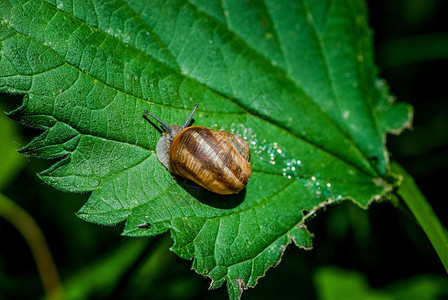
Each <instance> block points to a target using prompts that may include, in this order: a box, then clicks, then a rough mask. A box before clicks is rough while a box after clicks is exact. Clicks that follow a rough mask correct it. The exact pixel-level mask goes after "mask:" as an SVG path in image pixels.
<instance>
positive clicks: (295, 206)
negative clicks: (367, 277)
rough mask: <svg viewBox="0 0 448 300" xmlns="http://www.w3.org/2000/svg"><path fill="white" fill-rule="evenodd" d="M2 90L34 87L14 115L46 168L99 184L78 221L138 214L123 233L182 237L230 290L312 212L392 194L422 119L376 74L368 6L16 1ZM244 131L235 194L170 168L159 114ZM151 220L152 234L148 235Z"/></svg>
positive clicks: (182, 245) (6, 6)
mask: <svg viewBox="0 0 448 300" xmlns="http://www.w3.org/2000/svg"><path fill="white" fill-rule="evenodd" d="M0 19H1V23H0V24H1V25H0V41H1V44H0V47H1V52H0V53H1V56H0V72H1V75H0V90H1V91H4V92H8V93H24V94H26V96H25V99H24V102H23V105H22V106H21V107H19V108H18V109H17V110H15V111H13V112H11V114H10V116H11V117H13V118H15V119H17V120H19V121H20V122H21V123H23V124H25V125H28V126H33V127H37V128H41V129H43V130H44V132H43V133H42V134H41V135H40V136H39V137H37V138H35V139H34V140H33V141H31V143H30V144H29V145H28V146H26V147H25V148H23V149H22V152H23V153H24V154H26V155H30V156H38V157H44V158H49V159H59V160H58V162H57V163H56V164H54V165H53V166H52V167H51V168H49V169H48V170H46V171H43V172H42V173H41V174H40V175H39V176H40V177H41V178H42V180H43V181H45V182H47V183H48V184H51V185H53V186H54V187H56V188H58V189H61V190H64V191H69V192H91V196H90V198H89V200H88V202H87V203H86V204H85V206H84V207H83V208H82V209H81V210H80V211H79V213H78V215H79V216H80V217H81V218H83V219H85V220H88V221H90V222H95V223H99V224H116V223H119V222H121V221H124V220H126V226H125V229H124V234H125V235H129V236H151V235H156V234H160V233H163V232H166V231H168V230H169V231H170V232H171V235H172V238H173V240H174V245H173V247H172V250H173V251H174V252H175V253H176V254H177V255H179V256H180V257H183V258H186V259H193V268H194V269H196V270H197V271H198V272H199V273H201V274H204V275H206V276H209V277H210V278H211V279H212V284H211V287H212V288H215V287H218V286H220V285H222V284H223V283H225V282H226V283H227V287H228V291H229V295H230V297H231V298H238V297H239V296H240V293H241V292H242V290H243V289H245V288H247V287H250V286H254V285H255V284H256V283H257V280H258V278H259V277H261V276H264V274H265V272H266V270H267V269H268V268H269V267H271V266H273V265H275V264H277V263H279V260H280V258H281V255H282V254H283V252H284V250H285V248H286V246H287V245H288V244H289V243H291V241H293V242H294V243H295V244H296V245H297V246H299V247H302V248H306V249H309V248H310V247H311V237H310V234H309V232H308V231H307V229H306V226H305V221H306V219H307V218H309V217H310V216H312V215H313V214H315V213H316V211H317V210H319V209H320V208H323V207H325V206H326V205H329V204H332V203H337V202H339V201H342V200H344V199H350V200H351V201H353V202H355V203H356V204H358V205H359V206H360V207H363V208H365V207H367V206H368V205H369V204H370V203H371V202H372V201H373V200H375V199H380V198H381V197H382V196H383V195H385V194H386V193H387V192H388V191H390V190H391V189H392V186H393V184H394V183H395V179H394V177H393V176H391V174H389V164H388V163H389V161H388V153H387V150H386V149H385V135H386V132H388V131H389V132H394V133H398V132H400V131H401V130H402V129H403V128H404V127H405V126H408V125H409V123H410V116H411V115H412V112H411V109H410V107H409V106H407V105H403V104H401V105H394V104H393V99H392V98H391V97H390V96H389V95H388V91H387V87H386V85H385V84H384V83H383V82H382V81H380V80H378V79H377V74H376V69H375V66H374V63H373V58H372V39H371V32H370V29H369V28H368V26H367V14H366V11H365V6H364V3H363V2H362V1H349V0H344V1H342V0H341V1H274V0H272V1H271V0H266V1H250V2H246V1H222V2H209V1H207V2H206V1H199V0H197V1H194V0H191V1H189V2H184V1H90V2H88V3H86V2H85V1H74V2H72V1H70V2H68V1H67V2H66V1H58V2H57V3H55V2H53V1H37V0H30V1H2V2H1V4H0ZM194 104H199V110H198V112H197V113H196V115H195V125H202V126H207V127H213V128H216V129H221V128H224V129H226V130H229V131H232V132H234V133H236V134H240V135H242V136H243V137H244V138H245V139H246V140H247V141H248V142H249V144H250V145H251V148H252V159H251V163H252V178H251V180H250V183H249V185H248V186H247V189H246V190H245V191H243V192H242V193H240V194H238V195H235V196H229V197H221V196H217V195H214V194H211V193H207V192H204V191H203V190H202V189H198V188H197V187H194V186H191V185H190V184H189V183H185V182H183V181H182V180H181V179H177V181H176V179H175V178H173V177H172V176H171V174H169V173H168V171H167V170H166V169H165V168H164V167H163V166H162V165H161V164H160V163H159V161H158V159H157V157H156V154H155V146H156V144H157V141H158V139H159V138H160V132H159V131H157V130H156V129H155V128H154V126H153V125H152V124H150V123H149V122H148V121H147V120H145V119H144V118H143V116H142V113H143V110H144V109H147V110H149V111H151V112H152V113H153V114H155V115H157V116H159V117H160V118H162V119H163V120H164V121H165V122H167V123H168V124H179V123H181V122H183V121H184V120H185V118H186V116H187V115H188V114H189V112H190V111H191V109H192V108H193V106H194ZM143 222H147V223H150V226H149V228H139V227H138V226H137V225H138V224H140V223H143Z"/></svg>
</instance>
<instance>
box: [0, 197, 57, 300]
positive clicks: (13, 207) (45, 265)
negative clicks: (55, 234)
mask: <svg viewBox="0 0 448 300" xmlns="http://www.w3.org/2000/svg"><path fill="white" fill-rule="evenodd" d="M0 217H3V218H5V219H6V220H7V221H8V222H10V223H11V224H12V225H13V226H14V227H15V228H17V230H18V231H19V232H20V233H21V234H22V236H23V237H24V239H25V241H26V243H27V244H28V246H29V247H30V250H31V253H32V255H33V257H34V261H35V262H36V265H37V270H38V272H39V276H40V278H41V280H42V285H43V287H44V290H45V295H46V298H47V299H50V300H59V299H64V294H63V289H62V285H61V281H60V278H59V274H58V271H57V269H56V266H55V263H54V261H53V257H52V256H51V253H50V249H49V248H48V244H47V242H46V240H45V237H44V234H43V233H42V231H41V229H40V228H39V225H37V223H36V221H34V219H33V218H32V217H31V216H30V215H29V214H28V213H27V212H26V211H24V210H23V209H22V208H21V207H20V206H18V205H17V204H15V203H14V202H13V201H11V200H10V199H9V198H7V197H6V196H5V195H3V194H2V193H0Z"/></svg>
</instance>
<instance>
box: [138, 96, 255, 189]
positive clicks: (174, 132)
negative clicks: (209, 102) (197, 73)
mask: <svg viewBox="0 0 448 300" xmlns="http://www.w3.org/2000/svg"><path fill="white" fill-rule="evenodd" d="M197 108H198V105H195V107H194V109H193V111H192V112H191V113H190V115H189V116H188V118H187V120H186V121H185V123H184V124H183V125H182V126H178V125H172V126H168V125H167V124H166V123H165V122H163V121H162V120H160V119H159V118H157V117H156V116H154V115H153V114H151V113H150V112H148V111H147V110H145V111H144V113H145V114H146V115H148V116H150V117H151V118H153V119H154V120H156V121H157V122H159V123H160V124H161V125H162V126H163V127H165V129H166V131H165V132H164V133H163V135H162V137H161V138H160V140H159V142H158V143H157V147H156V153H157V158H158V159H159V161H160V162H161V163H162V164H163V165H164V166H165V167H166V168H167V169H168V171H170V172H171V173H174V174H176V175H179V176H181V177H183V178H186V179H189V180H191V181H193V182H195V183H197V184H198V185H200V186H202V187H203V188H205V189H207V190H209V191H211V192H214V193H217V194H222V195H228V194H236V193H238V192H240V191H241V190H243V189H244V188H245V187H246V185H247V183H248V182H249V179H250V175H251V166H250V148H249V145H248V144H247V142H246V141H245V140H244V139H243V138H242V137H240V136H237V135H234V134H232V133H230V132H227V131H223V130H220V131H218V130H213V129H210V128H207V127H202V126H188V125H189V123H190V121H191V119H192V118H193V114H194V113H195V111H196V109H197Z"/></svg>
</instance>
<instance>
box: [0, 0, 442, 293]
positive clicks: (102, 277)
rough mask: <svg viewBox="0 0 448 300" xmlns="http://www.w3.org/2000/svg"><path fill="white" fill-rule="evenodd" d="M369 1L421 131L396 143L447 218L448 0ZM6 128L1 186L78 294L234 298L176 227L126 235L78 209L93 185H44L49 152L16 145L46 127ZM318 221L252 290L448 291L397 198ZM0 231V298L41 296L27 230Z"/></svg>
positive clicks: (387, 73) (384, 59)
mask: <svg viewBox="0 0 448 300" xmlns="http://www.w3.org/2000/svg"><path fill="white" fill-rule="evenodd" d="M369 6H370V11H371V13H370V15H371V27H372V28H373V30H374V32H375V45H376V54H377V62H378V65H379V68H380V72H381V73H380V75H381V77H383V78H385V79H386V80H387V81H388V83H389V85H390V86H391V91H392V93H393V94H395V95H396V96H397V98H398V99H400V100H403V101H406V102H409V103H411V104H412V105H413V106H414V108H415V121H414V128H415V129H414V130H413V131H407V132H404V133H403V134H402V135H401V136H399V137H394V136H389V137H388V149H389V151H390V152H391V153H392V159H396V160H398V161H399V162H400V163H401V164H402V165H403V166H404V167H405V168H406V169H407V170H408V171H409V173H410V174H411V175H413V176H414V178H415V179H416V181H417V184H418V185H419V186H420V188H421V190H422V191H423V193H424V194H425V195H426V196H427V199H428V201H429V202H430V204H431V205H432V207H433V208H434V210H435V212H436V214H437V215H438V216H439V218H440V219H441V221H442V224H444V226H447V224H448V209H447V206H448V204H447V202H446V201H441V200H442V199H443V198H441V196H440V191H441V187H443V186H444V184H445V181H446V174H447V172H448V151H447V150H448V101H447V100H448V90H447V89H446V76H440V74H444V72H445V70H446V69H447V67H448V59H447V54H448V52H447V41H448V39H447V32H448V30H447V29H448V28H447V26H448V25H447V23H446V16H445V14H446V13H445V12H446V11H448V3H447V2H446V1H443V0H430V1H418V0H399V1H384V0H383V1H370V2H369ZM20 102H21V97H17V96H14V97H8V96H6V95H2V96H1V97H0V107H1V108H2V110H5V111H9V110H11V109H13V108H15V107H16V106H18V105H20ZM0 129H1V130H0V140H1V142H0V159H1V160H2V164H1V166H0V174H4V173H5V171H3V170H7V169H6V168H8V170H9V171H8V176H7V177H4V176H3V177H1V176H0V189H1V192H3V193H4V194H5V195H6V196H8V197H9V198H10V199H12V200H14V201H15V202H16V203H17V204H18V205H20V206H21V207H22V208H24V209H25V210H26V211H28V212H29V213H30V214H31V215H32V216H33V217H34V218H35V219H36V221H37V222H38V224H39V225H40V226H41V228H42V230H43V231H44V233H45V234H46V238H47V241H48V243H49V246H50V249H51V250H52V253H53V255H54V258H55V261H56V265H57V266H58V269H59V272H60V274H61V277H62V280H63V282H64V286H65V289H66V291H65V292H66V296H67V298H69V299H92V298H94V299H106V298H108V297H109V296H110V295H111V293H114V292H116V293H117V294H123V295H124V294H126V296H127V298H128V299H141V298H147V299H195V298H201V299H209V298H210V299H211V298H213V299H226V298H227V294H226V291H225V289H224V288H221V289H218V290H216V291H207V288H208V284H209V283H208V281H207V280H206V279H201V278H200V276H195V275H194V274H192V271H190V262H188V261H184V260H181V259H179V258H177V257H176V256H175V255H174V254H173V253H171V252H170V251H168V248H169V247H170V246H171V245H170V239H168V238H167V237H162V238H160V239H158V240H155V241H152V240H150V239H131V238H124V237H120V233H121V232H122V225H118V226H116V227H98V226H97V225H93V224H89V223H86V222H83V221H81V220H80V219H78V218H77V217H76V216H75V213H74V212H76V211H77V210H78V209H79V208H80V207H81V206H82V204H83V203H85V201H86V200H87V197H88V195H86V194H66V193H62V192H59V191H57V190H54V189H53V188H50V187H49V186H46V185H44V184H43V183H42V182H41V181H40V180H39V179H38V178H37V177H36V173H37V172H39V171H41V170H43V169H46V168H48V166H49V165H50V162H47V161H41V160H38V159H32V160H29V161H27V164H26V165H24V164H23V163H24V162H26V159H24V158H20V156H18V155H16V154H13V152H14V151H16V150H17V149H19V148H20V146H23V145H24V144H25V143H26V142H27V141H30V139H31V138H32V137H34V136H36V133H37V132H36V131H35V130H33V129H29V128H25V127H18V126H17V124H16V125H14V123H13V122H11V121H9V120H6V119H5V117H4V115H2V116H0ZM5 141H6V142H5ZM8 141H9V142H8ZM6 143H8V144H6ZM9 155H11V156H9ZM7 157H14V158H11V159H9V158H8V159H6V158H7ZM6 161H7V162H8V163H9V166H7V164H6V163H4V162H6ZM11 168H12V169H11ZM2 172H3V173H2ZM14 174H17V175H16V176H15V175H14ZM5 179H7V180H5ZM443 200H444V199H443ZM309 227H310V230H311V232H314V233H315V236H316V238H315V239H314V246H315V250H313V251H308V252H307V251H303V250H298V249H296V248H294V247H290V248H288V250H287V251H286V253H285V255H284V257H283V262H282V263H281V264H280V265H279V266H278V267H276V268H274V269H273V270H270V271H269V276H267V277H265V278H263V279H261V280H260V282H259V285H258V286H257V288H255V289H251V290H249V291H247V292H246V294H245V295H244V296H243V297H244V298H246V299H270V298H273V297H276V298H286V299H288V298H292V297H297V296H298V295H300V297H301V298H304V299H314V298H320V299H330V298H331V297H332V296H335V295H337V294H336V293H341V294H340V295H342V296H344V295H345V296H346V295H348V294H350V293H351V292H353V293H355V292H356V295H357V296H358V297H357V298H356V299H410V298H411V297H412V296H414V297H415V296H416V295H419V296H421V298H419V299H441V298H446V297H448V291H447V288H446V287H447V286H448V282H447V279H446V273H444V269H443V266H442V265H441V263H440V261H439V259H438V257H437V255H436V254H435V252H434V250H433V248H432V246H431V245H430V243H429V242H428V240H427V238H426V236H425V235H424V233H423V231H422V230H421V229H420V228H419V227H418V225H417V224H416V222H415V221H414V220H413V219H412V217H411V216H410V214H409V213H408V212H407V211H405V210H400V209H397V208H396V207H394V206H393V205H391V204H390V203H378V204H374V205H373V206H372V207H371V209H369V210H368V211H362V210H360V209H359V208H357V207H355V206H354V205H352V204H350V203H344V204H342V205H339V206H334V207H329V208H328V209H327V210H326V211H325V212H321V213H320V214H319V215H318V216H317V217H315V218H314V219H313V220H311V222H310V226H309ZM0 234H1V235H2V243H1V247H0V298H2V299H36V298H38V297H41V296H42V295H43V289H42V286H41V284H40V279H39V277H38V275H37V270H36V267H35V263H34V261H33V260H32V257H31V254H30V252H29V249H28V247H27V245H26V244H25V242H24V240H23V238H22V237H21V236H20V235H19V234H18V232H17V231H16V230H15V228H13V227H12V226H11V225H10V224H8V223H7V222H6V221H5V220H3V219H0ZM328 265H332V266H333V267H331V268H328V267H325V266H328ZM347 270H352V271H347ZM24 286H26V289H24V288H23V287H24ZM347 289H349V291H347ZM329 291H331V292H329ZM344 292H345V294H344ZM423 297H425V298H423ZM333 299H336V298H333Z"/></svg>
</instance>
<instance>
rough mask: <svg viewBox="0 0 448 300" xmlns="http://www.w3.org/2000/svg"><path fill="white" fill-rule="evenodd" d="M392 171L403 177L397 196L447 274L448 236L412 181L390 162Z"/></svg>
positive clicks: (402, 169) (404, 172) (405, 173)
mask: <svg viewBox="0 0 448 300" xmlns="http://www.w3.org/2000/svg"><path fill="white" fill-rule="evenodd" d="M392 170H393V171H394V172H396V173H398V174H401V175H402V176H403V181H402V183H401V185H400V188H399V189H398V195H399V196H400V197H401V198H402V199H403V201H404V202H405V203H406V205H407V206H408V207H409V209H410V210H411V212H412V214H413V215H414V216H415V218H416V219H417V221H418V223H419V224H420V226H421V227H422V229H423V231H424V232H425V234H426V236H427V237H428V239H429V240H430V242H431V244H432V245H433V247H434V249H435V250H436V252H437V254H438V256H439V258H440V260H441V261H442V263H443V265H444V267H445V270H446V271H447V273H448V235H447V232H446V230H445V229H444V228H443V226H442V224H441V223H440V221H439V219H438V218H437V216H436V215H435V213H434V211H433V210H432V208H431V206H430V205H429V203H428V201H427V200H426V198H425V196H423V194H422V192H421V191H420V189H419V188H418V186H417V184H416V183H415V181H414V179H413V178H412V177H411V176H410V175H409V174H408V173H407V172H406V171H405V170H404V168H403V167H402V166H400V165H399V164H398V163H397V162H392Z"/></svg>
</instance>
